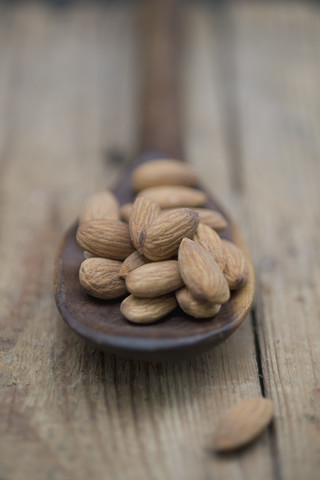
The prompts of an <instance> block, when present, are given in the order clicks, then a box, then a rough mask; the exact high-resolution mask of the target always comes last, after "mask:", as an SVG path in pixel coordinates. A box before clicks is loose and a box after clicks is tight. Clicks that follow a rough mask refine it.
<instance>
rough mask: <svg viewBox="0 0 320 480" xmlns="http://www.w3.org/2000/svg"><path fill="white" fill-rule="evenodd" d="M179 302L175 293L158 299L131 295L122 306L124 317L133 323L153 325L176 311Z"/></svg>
mask: <svg viewBox="0 0 320 480" xmlns="http://www.w3.org/2000/svg"><path fill="white" fill-rule="evenodd" d="M176 306H177V301H176V298H175V296H174V294H173V293H171V294H169V295H163V296H161V297H156V298H137V297H134V296H133V295H129V296H128V297H127V298H125V299H124V300H123V301H122V303H121V306H120V310H121V313H122V315H123V316H124V317H125V318H126V319H127V320H129V321H130V322H133V323H153V322H156V321H157V320H159V319H160V318H163V317H165V316H166V315H167V314H168V313H170V312H171V311H172V310H174V309H175V308H176Z"/></svg>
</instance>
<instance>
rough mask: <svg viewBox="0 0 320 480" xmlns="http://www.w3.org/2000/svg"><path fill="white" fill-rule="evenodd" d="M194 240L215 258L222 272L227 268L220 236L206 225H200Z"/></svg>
mask: <svg viewBox="0 0 320 480" xmlns="http://www.w3.org/2000/svg"><path fill="white" fill-rule="evenodd" d="M193 240H194V241H195V242H196V243H198V244H199V245H201V247H203V248H204V249H205V250H206V251H207V252H208V253H210V255H212V256H213V258H214V259H215V261H216V262H217V264H218V265H219V267H220V268H221V270H222V271H223V270H224V268H225V266H226V261H227V260H226V257H225V254H224V249H223V244H222V241H221V238H220V237H219V235H218V234H217V233H216V232H215V231H214V230H212V228H210V227H208V225H205V224H204V223H201V222H200V223H199V225H198V228H197V232H196V234H195V236H194V238H193Z"/></svg>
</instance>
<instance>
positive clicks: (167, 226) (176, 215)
mask: <svg viewBox="0 0 320 480" xmlns="http://www.w3.org/2000/svg"><path fill="white" fill-rule="evenodd" d="M198 223H199V216H198V214H197V213H195V212H193V211H192V210H190V209H189V208H179V209H175V210H171V211H169V212H164V213H161V214H160V215H159V216H158V217H157V218H156V219H155V220H154V221H153V222H152V223H151V224H150V225H148V226H147V227H146V228H145V229H144V230H143V231H142V233H141V235H140V251H141V253H142V254H143V255H144V256H145V257H147V258H149V259H150V260H154V261H159V260H167V259H169V258H171V257H172V256H173V255H175V254H177V252H178V249H179V245H180V242H181V240H182V239H183V238H184V237H188V238H193V236H194V234H195V232H196V230H197V227H198Z"/></svg>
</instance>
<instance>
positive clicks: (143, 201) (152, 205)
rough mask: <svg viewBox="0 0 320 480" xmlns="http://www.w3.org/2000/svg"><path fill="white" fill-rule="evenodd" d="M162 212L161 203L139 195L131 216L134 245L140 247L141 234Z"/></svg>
mask: <svg viewBox="0 0 320 480" xmlns="http://www.w3.org/2000/svg"><path fill="white" fill-rule="evenodd" d="M159 213H160V207H159V205H158V204H157V203H156V202H155V201H154V200H151V199H150V198H147V197H138V198H136V200H135V202H134V204H133V205H132V208H131V211H130V217H129V231H130V237H131V240H132V243H133V245H134V246H135V247H136V249H138V248H139V246H140V243H139V239H140V235H141V232H142V230H143V229H144V228H145V227H147V226H148V225H149V224H150V223H151V222H152V221H153V220H154V219H155V218H156V217H157V216H158V215H159Z"/></svg>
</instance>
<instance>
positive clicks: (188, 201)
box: [138, 186, 207, 208]
mask: <svg viewBox="0 0 320 480" xmlns="http://www.w3.org/2000/svg"><path fill="white" fill-rule="evenodd" d="M138 196H139V197H148V198H151V199H152V200H154V201H155V202H157V203H158V204H159V206H160V208H170V207H173V208H177V207H201V206H202V205H204V204H205V203H206V201H207V196H206V194H205V193H203V192H201V191H200V190H196V189H194V188H190V187H182V186H160V187H150V188H146V189H145V190H142V191H141V192H140V193H139V194H138Z"/></svg>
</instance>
